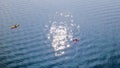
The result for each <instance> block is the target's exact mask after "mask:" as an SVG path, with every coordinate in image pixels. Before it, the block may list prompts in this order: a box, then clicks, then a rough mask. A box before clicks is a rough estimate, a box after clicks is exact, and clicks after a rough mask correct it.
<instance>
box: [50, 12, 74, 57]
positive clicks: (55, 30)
mask: <svg viewBox="0 0 120 68" xmlns="http://www.w3.org/2000/svg"><path fill="white" fill-rule="evenodd" d="M72 17H73V16H72V15H71V14H70V13H58V12H56V15H55V17H54V18H55V20H53V21H50V22H51V26H50V30H49V33H48V39H50V40H52V41H51V42H52V43H51V45H52V47H53V48H54V51H55V56H62V55H64V54H65V51H64V50H65V49H67V48H69V47H70V46H71V45H70V43H69V42H70V41H72V38H73V31H72V28H73V26H74V23H73V22H74V20H73V19H72Z"/></svg>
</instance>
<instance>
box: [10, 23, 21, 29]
mask: <svg viewBox="0 0 120 68" xmlns="http://www.w3.org/2000/svg"><path fill="white" fill-rule="evenodd" d="M18 26H20V25H19V24H15V25H13V26H11V29H15V28H17V27H18Z"/></svg>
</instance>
